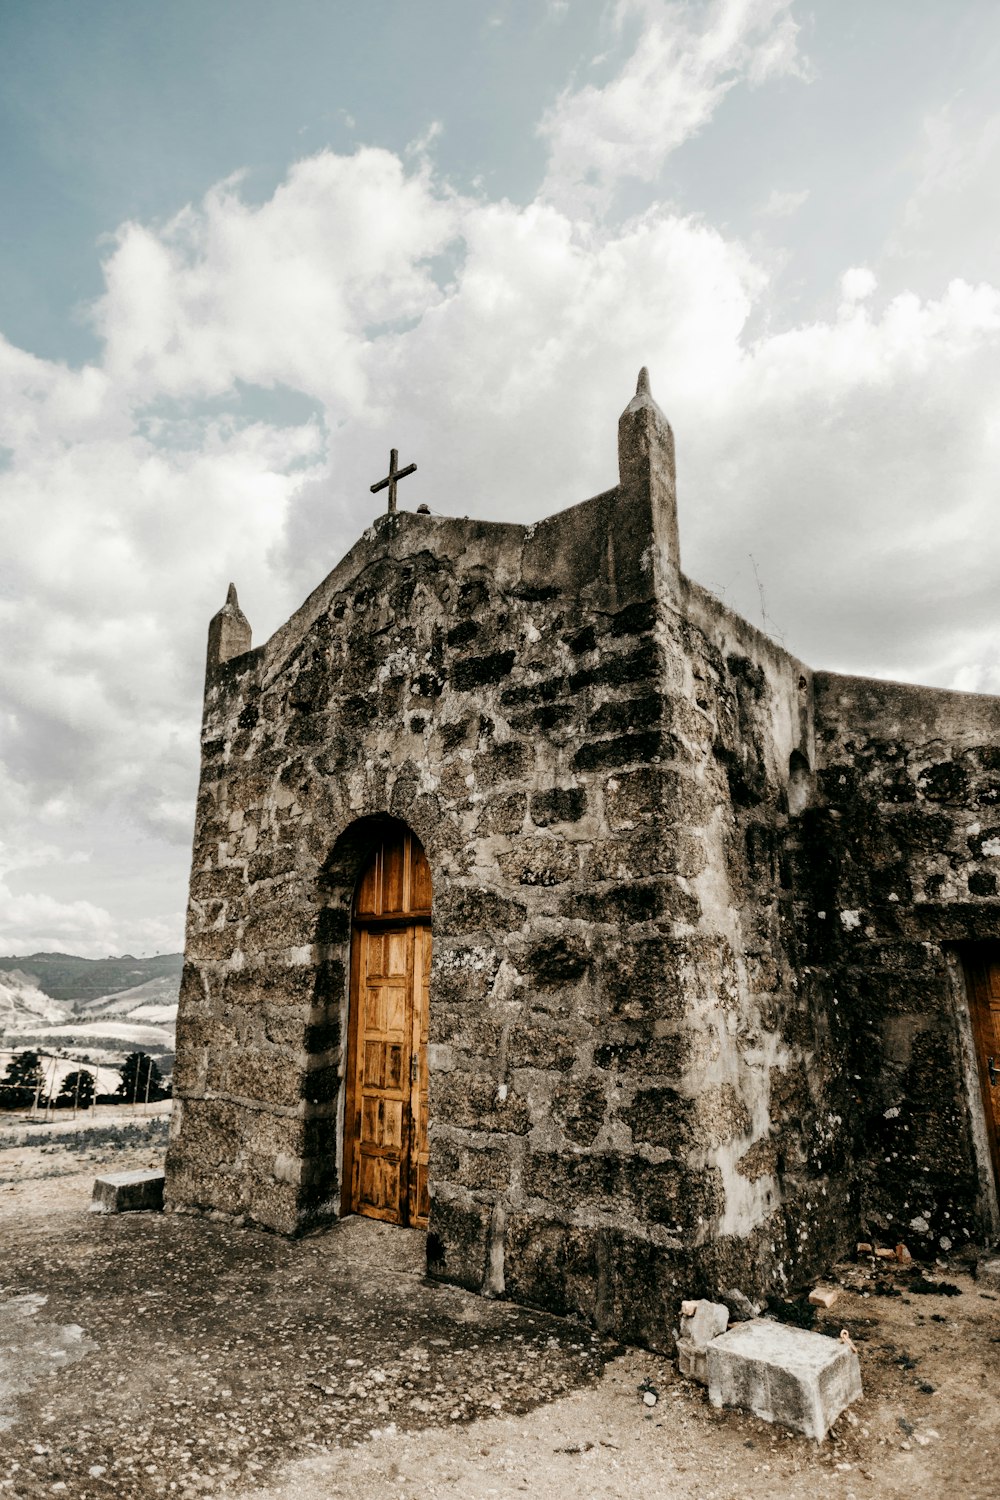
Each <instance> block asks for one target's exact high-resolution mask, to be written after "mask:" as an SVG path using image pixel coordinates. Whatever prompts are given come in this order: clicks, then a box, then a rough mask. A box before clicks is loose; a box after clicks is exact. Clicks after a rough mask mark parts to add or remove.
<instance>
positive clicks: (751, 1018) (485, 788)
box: [167, 372, 1000, 1347]
mask: <svg viewBox="0 0 1000 1500" xmlns="http://www.w3.org/2000/svg"><path fill="white" fill-rule="evenodd" d="M618 459H619V482H618V484H617V485H616V486H615V487H614V488H613V489H611V490H608V491H606V492H605V493H603V494H600V495H596V496H595V497H594V498H592V499H589V500H585V501H583V502H582V503H581V504H579V505H575V506H573V507H571V508H570V509H569V510H565V511H562V512H561V513H559V514H557V515H553V516H549V517H547V518H546V519H544V520H541V521H539V522H537V523H536V524H535V525H532V526H519V525H510V524H504V523H490V522H485V521H478V520H468V519H460V518H457V517H440V516H431V515H429V514H421V513H419V512H417V513H412V514H411V513H406V512H403V511H396V510H395V509H394V507H393V506H392V501H393V500H394V498H395V483H396V481H395V478H393V480H392V484H391V490H390V512H389V513H387V514H385V515H383V516H382V517H381V518H380V519H379V520H378V521H377V522H376V523H375V524H374V525H372V526H371V527H370V529H369V530H368V531H366V532H365V534H364V535H363V536H362V537H361V538H360V540H359V541H358V542H357V543H356V545H355V546H354V547H353V548H352V549H351V551H350V552H349V553H348V554H347V556H346V557H345V558H344V559H343V560H342V561H341V562H340V563H338V565H337V566H336V567H335V568H334V570H333V572H332V573H330V575H329V576H328V577H327V578H326V579H324V581H323V582H322V583H321V584H320V585H319V586H318V588H317V589H316V590H315V591H314V593H312V594H311V595H310V597H309V598H308V599H306V601H305V603H304V604H303V605H302V606H301V608H300V609H298V610H297V611H296V613H295V614H294V615H292V617H291V619H289V620H288V622H287V623H286V624H285V625H283V626H282V627H281V629H279V630H278V631H277V632H276V633H275V634H274V635H273V636H272V637H271V639H270V640H269V641H267V642H266V643H265V644H264V645H262V646H258V647H256V648H253V649H252V648H251V638H250V626H249V624H248V623H247V620H246V618H245V617H244V615H243V614H242V612H241V610H240V608H239V604H238V603H237V599H236V594H235V591H234V590H232V589H231V590H230V594H229V598H228V600H227V602H226V604H225V605H224V606H223V608H222V610H221V611H220V612H219V614H217V615H216V617H215V618H214V619H213V621H212V622H211V625H210V628H209V644H208V667H207V674H206V686H205V706H204V729H203V741H202V770H201V786H200V792H199V797H198V808H197V824H196V831H195V841H194V859H193V867H192V873H191V889H190V906H189V914H188V928H187V949H186V963H185V969H184V979H183V987H182V995H181V1006H180V1017H179V1023H178V1034H177V1065H176V1071H175V1075H174V1080H175V1084H174V1087H175V1099H176V1105H175V1117H174V1123H173V1127H172V1140H171V1144H170V1149H169V1155H168V1164H167V1203H168V1206H169V1207H171V1208H173V1209H174V1210H186V1211H202V1212H205V1211H214V1212H216V1213H221V1214H224V1215H229V1216H232V1217H233V1218H234V1219H238V1220H242V1221H245V1222H247V1223H253V1224H257V1225H262V1226H265V1227H267V1228H268V1229H271V1230H274V1231H277V1232H279V1233H281V1234H289V1235H292V1234H298V1233H300V1232H302V1231H305V1230H307V1229H311V1228H314V1227H317V1226H320V1225H325V1224H329V1223H331V1222H332V1221H334V1220H336V1219H338V1218H339V1217H341V1216H344V1215H349V1214H363V1215H369V1216H372V1217H374V1218H377V1219H381V1220H387V1221H389V1222H391V1223H393V1224H399V1225H404V1226H406V1225H408V1226H411V1227H417V1228H422V1229H426V1244H427V1268H428V1272H429V1274H430V1275H431V1276H432V1277H436V1278H439V1279H441V1280H444V1281H449V1282H454V1283H457V1284H459V1285H461V1286H463V1287H467V1288H471V1289H473V1290H475V1291H479V1292H482V1293H484V1294H486V1295H489V1296H498V1297H499V1296H504V1297H510V1298H514V1299H516V1300H518V1301H520V1302H523V1303H527V1304H531V1305H534V1306H538V1307H542V1308H547V1309H549V1310H551V1311H554V1312H556V1313H563V1314H568V1315H571V1316H576V1317H579V1318H581V1319H584V1320H586V1321H588V1322H590V1323H593V1324H595V1325H596V1326H597V1327H599V1328H601V1329H603V1330H605V1331H607V1332H610V1333H613V1334H614V1335H616V1336H617V1337H619V1338H621V1339H623V1340H626V1341H632V1342H639V1343H647V1344H651V1345H653V1346H659V1347H665V1346H667V1345H668V1344H669V1343H670V1333H671V1329H672V1327H673V1324H674V1320H675V1313H676V1307H677V1303H678V1300H679V1299H680V1298H681V1297H682V1296H698V1295H704V1294H711V1293H713V1292H718V1291H719V1290H722V1289H725V1288H729V1287H739V1288H741V1289H742V1290H743V1291H744V1292H746V1293H747V1294H748V1295H751V1296H753V1295H760V1294H761V1293H763V1292H765V1291H767V1290H769V1289H782V1288H786V1287H794V1286H796V1285H797V1284H799V1283H801V1282H802V1281H803V1280H804V1279H805V1278H808V1277H810V1276H812V1275H814V1274H815V1272H816V1271H817V1270H818V1269H819V1268H821V1267H822V1266H824V1265H825V1264H827V1263H828V1262H829V1260H830V1259H831V1257H833V1256H834V1255H836V1254H837V1253H838V1252H839V1251H842V1250H843V1249H844V1248H845V1247H846V1246H848V1245H853V1242H854V1240H855V1239H856V1238H857V1237H858V1236H859V1235H863V1236H864V1237H872V1236H874V1237H875V1238H876V1239H877V1240H878V1241H880V1242H881V1243H883V1244H889V1245H894V1244H895V1243H896V1242H897V1240H905V1241H906V1243H907V1244H908V1246H909V1247H910V1249H911V1250H912V1251H913V1252H914V1253H915V1254H920V1253H923V1254H928V1253H937V1254H940V1253H941V1252H942V1250H945V1251H948V1250H951V1251H955V1250H957V1249H959V1248H960V1247H962V1246H963V1245H965V1244H967V1243H969V1242H970V1241H972V1242H980V1243H981V1242H982V1241H984V1240H986V1239H989V1238H991V1237H992V1236H994V1235H995V1234H996V1232H997V1228H998V1218H997V1172H998V1168H1000V1154H998V1142H1000V1133H998V1110H997V1103H996V1101H997V1100H998V1099H1000V1086H998V1084H1000V1071H998V1070H1000V899H998V892H997V872H998V870H1000V700H996V699H992V698H987V697H980V696H975V695H969V694H960V693H951V692H945V691H940V690H937V689H928V688H920V687H912V686H905V685H901V684H898V683H886V682H875V681H869V680H865V679H861V678H855V677H844V676H837V675H834V674H831V673H827V672H816V671H813V670H811V669H810V668H809V667H807V666H805V665H804V664H803V663H802V662H800V661H797V660H795V658H794V657H792V656H790V655H789V653H788V652H787V651H785V650H784V649H782V648H781V647H780V646H778V645H776V644H775V643H774V642H773V641H771V640H769V639H768V638H767V637H766V636H764V635H762V634H761V633H760V632H759V631H758V630H756V629H754V628H753V627H752V626H751V625H749V624H747V622H746V621H744V620H742V619H740V618H739V617H738V616H736V615H734V614H733V613H732V612H731V611H730V610H729V609H727V608H725V607H724V606H723V605H722V604H721V603H720V602H719V601H718V600H717V599H715V598H714V597H713V596H712V595H711V594H709V593H708V592H706V590H704V589H703V588H701V587H700V586H699V585H698V584H696V583H694V582H692V581H691V580H690V579H688V578H686V577H685V576H684V574H683V573H682V572H681V569H680V554H679V547H678V531H677V508H676V495H675V482H674V443H673V436H672V433H671V430H670V427H669V426H668V424H667V422H666V420H665V418H664V416H663V415H662V413H661V412H660V410H659V408H658V407H657V406H656V404H655V402H654V400H653V398H652V396H651V394H650V390H649V383H648V380H647V378H646V374H645V372H643V373H642V375H641V376H640V379H639V388H638V391H637V393H636V396H635V398H634V400H632V401H631V402H630V403H629V405H628V406H627V407H626V409H625V411H624V413H623V414H622V417H621V419H620V421H619V425H618ZM392 470H393V473H394V474H395V472H396V471H395V455H394V459H393V466H392ZM400 477H401V476H400Z"/></svg>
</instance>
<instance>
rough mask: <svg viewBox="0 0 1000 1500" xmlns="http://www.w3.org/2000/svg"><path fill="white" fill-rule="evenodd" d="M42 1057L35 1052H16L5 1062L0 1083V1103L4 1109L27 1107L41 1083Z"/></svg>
mask: <svg viewBox="0 0 1000 1500" xmlns="http://www.w3.org/2000/svg"><path fill="white" fill-rule="evenodd" d="M43 1081H44V1079H43V1075H42V1059H41V1058H40V1057H39V1055H38V1053H37V1052H16V1053H15V1054H14V1056H13V1057H12V1058H11V1060H10V1062H9V1063H8V1064H7V1071H6V1073H5V1074H4V1076H3V1082H2V1083H0V1104H2V1106H3V1108H4V1109H27V1107H28V1105H29V1104H33V1103H34V1102H35V1094H36V1093H37V1091H38V1089H39V1088H40V1087H41V1085H42V1083H43Z"/></svg>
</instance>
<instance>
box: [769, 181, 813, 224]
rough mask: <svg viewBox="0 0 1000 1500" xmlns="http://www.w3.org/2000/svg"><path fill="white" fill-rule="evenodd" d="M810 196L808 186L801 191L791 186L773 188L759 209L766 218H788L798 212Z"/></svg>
mask: <svg viewBox="0 0 1000 1500" xmlns="http://www.w3.org/2000/svg"><path fill="white" fill-rule="evenodd" d="M808 197H809V189H808V188H803V189H802V190H801V191H800V192H795V191H794V190H793V189H790V188H789V189H785V190H782V189H780V188H772V189H771V191H770V193H769V194H768V196H767V198H766V199H765V201H764V202H763V203H762V204H761V206H760V208H759V209H758V210H757V211H758V213H760V214H762V215H763V216H764V217H765V218H769V219H787V218H790V217H791V215H792V214H794V213H797V212H798V210H799V209H800V208H801V207H802V205H803V203H805V202H806V201H807V199H808Z"/></svg>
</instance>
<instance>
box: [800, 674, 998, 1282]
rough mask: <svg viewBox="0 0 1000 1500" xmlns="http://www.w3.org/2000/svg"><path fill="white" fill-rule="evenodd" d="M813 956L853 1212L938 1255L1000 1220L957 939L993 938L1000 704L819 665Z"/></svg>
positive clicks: (810, 921) (809, 830)
mask: <svg viewBox="0 0 1000 1500" xmlns="http://www.w3.org/2000/svg"><path fill="white" fill-rule="evenodd" d="M816 737H817V742H818V745H819V753H820V769H819V777H818V786H817V793H818V795H817V800H816V803H815V805H814V806H813V807H812V808H810V809H809V810H808V811H807V812H806V813H805V814H804V816H803V820H802V822H803V828H802V841H803V846H804V849H805V852H806V858H805V859H804V861H803V867H802V880H801V884H802V888H803V895H806V894H808V896H809V900H808V902H807V903H804V904H803V914H804V921H805V922H806V923H807V932H806V944H805V955H804V956H805V959H806V962H807V963H808V964H809V965H810V966H811V969H812V972H813V973H814V975H815V983H816V984H817V985H818V986H820V987H822V988H824V989H825V990H826V993H827V995H828V997H829V998H830V1000H832V1002H833V1003H832V1005H830V1006H829V1011H830V1014H831V1016H832V1017H833V1018H834V1021H833V1025H834V1035H835V1036H836V1038H837V1039H838V1047H839V1050H840V1051H841V1053H842V1055H843V1057H844V1063H845V1068H844V1089H843V1098H842V1101H841V1109H840V1113H841V1114H842V1122H841V1123H840V1124H839V1129H840V1130H841V1131H842V1133H843V1136H844V1146H845V1150H846V1151H847V1152H848V1153H849V1154H850V1156H851V1157H852V1158H853V1159H854V1161H855V1164H856V1176H857V1191H858V1200H859V1202H858V1207H859V1225H860V1227H861V1228H863V1229H864V1230H866V1231H869V1232H870V1233H872V1234H874V1235H876V1236H877V1237H878V1238H880V1239H881V1240H882V1241H883V1243H888V1244H894V1243H895V1242H896V1241H897V1240H903V1241H904V1242H905V1243H906V1244H907V1245H908V1246H909V1248H910V1250H911V1251H912V1252H913V1253H915V1254H916V1253H922V1254H941V1253H942V1252H943V1251H948V1250H956V1249H958V1248H960V1247H961V1246H962V1245H963V1244H965V1243H967V1242H968V1241H969V1240H970V1239H971V1240H973V1241H976V1240H979V1239H980V1238H981V1237H982V1236H983V1235H984V1234H985V1233H987V1232H989V1230H990V1229H992V1230H993V1232H996V1224H995V1197H994V1195H993V1190H992V1186H991V1176H990V1172H989V1167H988V1162H987V1160H986V1155H985V1141H981V1142H980V1141H978V1140H977V1129H979V1128H980V1122H981V1118H982V1101H981V1097H980V1095H979V1091H978V1081H977V1079H976V1078H975V1075H974V1068H973V1059H972V1056H971V1047H970V1035H969V1022H968V1002H967V999H966V995H965V989H964V982H963V975H962V970H961V963H960V957H961V952H962V948H963V946H964V945H966V944H968V943H971V942H977V941H982V940H985V939H991V940H993V941H996V939H997V937H998V935H1000V901H998V899H997V898H998V876H1000V701H998V700H997V699H995V698H987V697H981V696H979V695H975V694H967V693H950V692H944V691H938V690H934V689H929V688H923V687H914V686H908V685H904V684H899V683H887V682H873V681H868V680H865V679H859V678H850V677H838V676H834V675H832V674H822V675H820V674H817V677H816Z"/></svg>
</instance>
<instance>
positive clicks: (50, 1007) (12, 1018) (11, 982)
mask: <svg viewBox="0 0 1000 1500" xmlns="http://www.w3.org/2000/svg"><path fill="white" fill-rule="evenodd" d="M72 1013H73V1007H72V1006H71V1005H66V1004H64V1003H63V1002H62V1001H59V1000H53V999H52V997H51V995H46V994H45V993H44V991H42V990H40V989H39V988H38V985H37V984H36V983H35V981H34V978H33V977H32V976H31V975H30V974H25V973H24V972H23V971H22V970H21V969H6V970H4V971H2V972H0V1037H2V1036H3V1035H4V1033H5V1032H6V1031H8V1030H10V1029H18V1030H19V1029H20V1028H21V1027H26V1026H31V1027H36V1026H58V1025H59V1024H60V1022H62V1021H65V1020H67V1019H68V1018H69V1016H71V1015H72Z"/></svg>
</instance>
